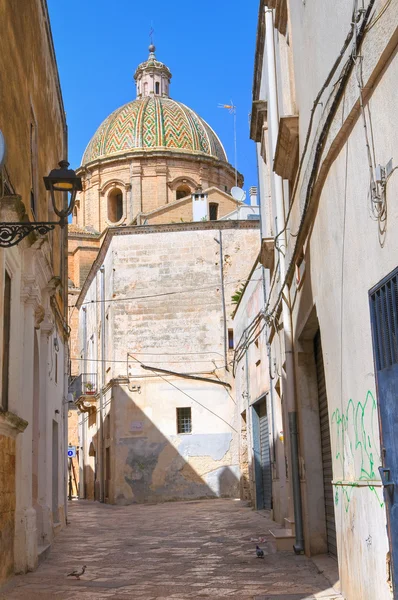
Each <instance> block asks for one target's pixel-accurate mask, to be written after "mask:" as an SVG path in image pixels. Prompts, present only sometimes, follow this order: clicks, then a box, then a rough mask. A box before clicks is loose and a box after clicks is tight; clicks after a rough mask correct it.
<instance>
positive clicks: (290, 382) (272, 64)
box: [265, 9, 304, 554]
mask: <svg viewBox="0 0 398 600" xmlns="http://www.w3.org/2000/svg"><path fill="white" fill-rule="evenodd" d="M274 34H275V30H274V19H273V11H272V10H269V9H266V10H265V36H266V44H267V70H268V104H269V111H268V123H269V134H270V135H269V146H270V148H269V150H270V152H269V161H270V166H271V168H272V166H273V162H274V156H275V149H276V141H277V138H278V128H279V112H278V97H277V78H276V61H275V46H274ZM271 176H273V180H274V193H275V204H276V235H277V236H278V245H279V246H282V249H283V252H279V273H280V280H281V281H282V282H283V281H285V275H286V264H285V254H284V253H285V251H286V248H287V236H286V231H284V232H283V233H282V228H283V227H284V223H285V214H284V212H285V211H284V202H283V181H282V178H281V177H280V176H279V175H277V174H276V173H274V172H272V175H271ZM279 234H280V235H279ZM283 292H284V293H283V295H282V320H283V330H284V340H285V365H286V367H285V371H286V378H285V385H284V390H283V396H284V401H285V404H286V406H287V411H288V419H289V433H290V450H291V473H292V487H293V504H294V521H295V527H296V543H295V544H294V546H293V549H294V551H295V553H296V554H301V553H302V552H304V534H303V518H302V505H301V490H300V471H299V451H298V435H297V434H298V432H297V410H296V397H295V396H296V395H295V373H294V351H293V334H292V319H291V310H290V290H289V288H288V286H286V288H285V290H283Z"/></svg>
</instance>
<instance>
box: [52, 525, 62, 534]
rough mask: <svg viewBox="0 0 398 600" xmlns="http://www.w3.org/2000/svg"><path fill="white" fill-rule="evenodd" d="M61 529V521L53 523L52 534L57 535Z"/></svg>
mask: <svg viewBox="0 0 398 600" xmlns="http://www.w3.org/2000/svg"><path fill="white" fill-rule="evenodd" d="M61 529H62V523H60V522H56V523H53V533H54V535H58V533H59V532H60V531H61Z"/></svg>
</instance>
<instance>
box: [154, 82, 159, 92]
mask: <svg viewBox="0 0 398 600" xmlns="http://www.w3.org/2000/svg"><path fill="white" fill-rule="evenodd" d="M155 93H156V94H160V85H159V82H158V81H157V82H156V83H155Z"/></svg>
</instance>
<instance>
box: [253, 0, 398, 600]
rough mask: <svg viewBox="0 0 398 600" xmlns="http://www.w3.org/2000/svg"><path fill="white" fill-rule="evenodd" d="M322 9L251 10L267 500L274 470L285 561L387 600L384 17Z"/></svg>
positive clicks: (283, 5)
mask: <svg viewBox="0 0 398 600" xmlns="http://www.w3.org/2000/svg"><path fill="white" fill-rule="evenodd" d="M321 4H322V3H321ZM323 4H324V6H322V7H321V6H320V7H319V8H318V6H317V7H315V5H314V4H313V3H310V2H289V1H287V0H272V1H271V0H269V1H268V2H263V1H262V2H260V10H259V20H258V28H257V42H256V58H255V69H254V87H253V109H252V117H251V137H252V139H253V140H254V141H255V142H256V144H257V156H258V163H259V174H260V181H259V185H260V205H261V217H262V238H263V241H262V250H261V254H260V256H261V261H262V264H263V265H264V266H265V267H266V268H267V269H268V271H269V283H268V285H267V289H266V302H265V306H264V310H263V320H264V322H265V323H266V326H267V329H268V336H267V337H268V343H269V345H270V353H271V354H270V362H271V366H272V369H271V370H272V372H273V375H272V379H271V386H272V394H273V402H274V406H275V410H276V412H277V413H280V414H281V416H282V425H283V428H282V429H283V436H282V440H283V442H282V443H283V453H282V456H280V455H278V453H276V454H273V453H272V451H271V455H272V457H274V461H275V466H274V475H273V479H274V481H273V488H274V489H275V486H276V484H277V483H280V479H279V478H278V476H277V475H276V473H277V472H278V470H279V473H283V472H284V469H285V464H286V489H285V498H284V500H283V501H282V499H280V498H279V499H278V496H277V495H276V496H275V499H274V504H276V503H277V502H278V503H280V510H279V514H278V521H279V522H280V523H281V524H283V523H284V522H286V519H287V523H289V524H290V529H288V531H287V532H286V537H289V536H290V547H291V548H293V547H294V550H295V551H296V552H298V553H300V552H303V551H304V552H305V553H307V554H308V555H318V554H322V553H329V554H330V555H332V556H333V557H334V558H335V559H336V560H337V564H338V569H339V576H340V585H341V590H342V593H343V595H344V597H345V598H347V599H348V600H351V599H352V600H356V599H358V598H361V599H362V600H373V599H374V598H380V599H387V598H390V597H391V589H394V590H395V594H396V593H397V592H396V590H397V585H398V576H397V574H398V571H397V564H398V555H397V544H398V536H397V526H396V516H395V515H396V509H395V503H396V498H395V496H394V493H393V492H392V490H393V486H394V485H396V483H395V482H396V481H397V478H398V474H397V470H396V466H395V465H396V461H397V452H396V446H395V442H394V441H393V439H394V437H393V435H392V429H391V427H392V423H395V422H396V406H397V404H396V397H397V384H396V381H397V377H396V371H397V361H398V353H397V337H396V331H397V321H396V315H397V314H398V304H397V291H396V290H397V287H396V286H397V274H396V273H397V271H396V269H397V256H398V252H397V251H398V247H397V236H396V235H395V229H396V227H397V218H398V215H397V211H396V208H395V201H394V197H395V195H396V193H397V189H396V188H397V185H398V184H397V178H396V175H395V172H394V171H395V168H396V156H397V150H398V148H397V135H396V125H395V103H394V101H390V100H391V99H392V98H393V97H395V96H394V94H395V92H394V90H395V82H396V81H397V77H398V60H397V55H396V46H397V40H398V20H397V19H398V10H397V9H398V5H397V2H395V0H392V1H391V2H387V3H384V2H379V1H377V0H376V1H373V0H368V1H367V2H365V3H364V4H363V5H362V4H361V3H357V2H354V6H352V3H351V4H350V5H348V4H347V3H345V2H337V3H334V5H333V10H328V8H329V7H328V6H326V4H327V3H323ZM309 64H310V65H311V68H310V69H308V65H309ZM255 337H256V336H254V339H255ZM264 376H265V377H266V375H264ZM280 426H281V423H279V422H278V417H276V420H275V423H274V424H273V427H274V431H273V433H272V434H271V436H270V440H271V443H274V440H275V439H278V436H279V431H278V430H279V428H280ZM284 463H285V464H284ZM279 489H280V486H279ZM277 494H279V492H277ZM293 525H294V527H293ZM394 597H395V596H394Z"/></svg>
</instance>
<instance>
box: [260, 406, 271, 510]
mask: <svg viewBox="0 0 398 600" xmlns="http://www.w3.org/2000/svg"><path fill="white" fill-rule="evenodd" d="M259 425H260V452H261V468H262V479H263V481H262V485H263V493H264V508H266V509H271V508H272V491H271V455H270V449H269V427H268V415H267V405H266V402H265V401H264V402H261V404H260V407H259Z"/></svg>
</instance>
